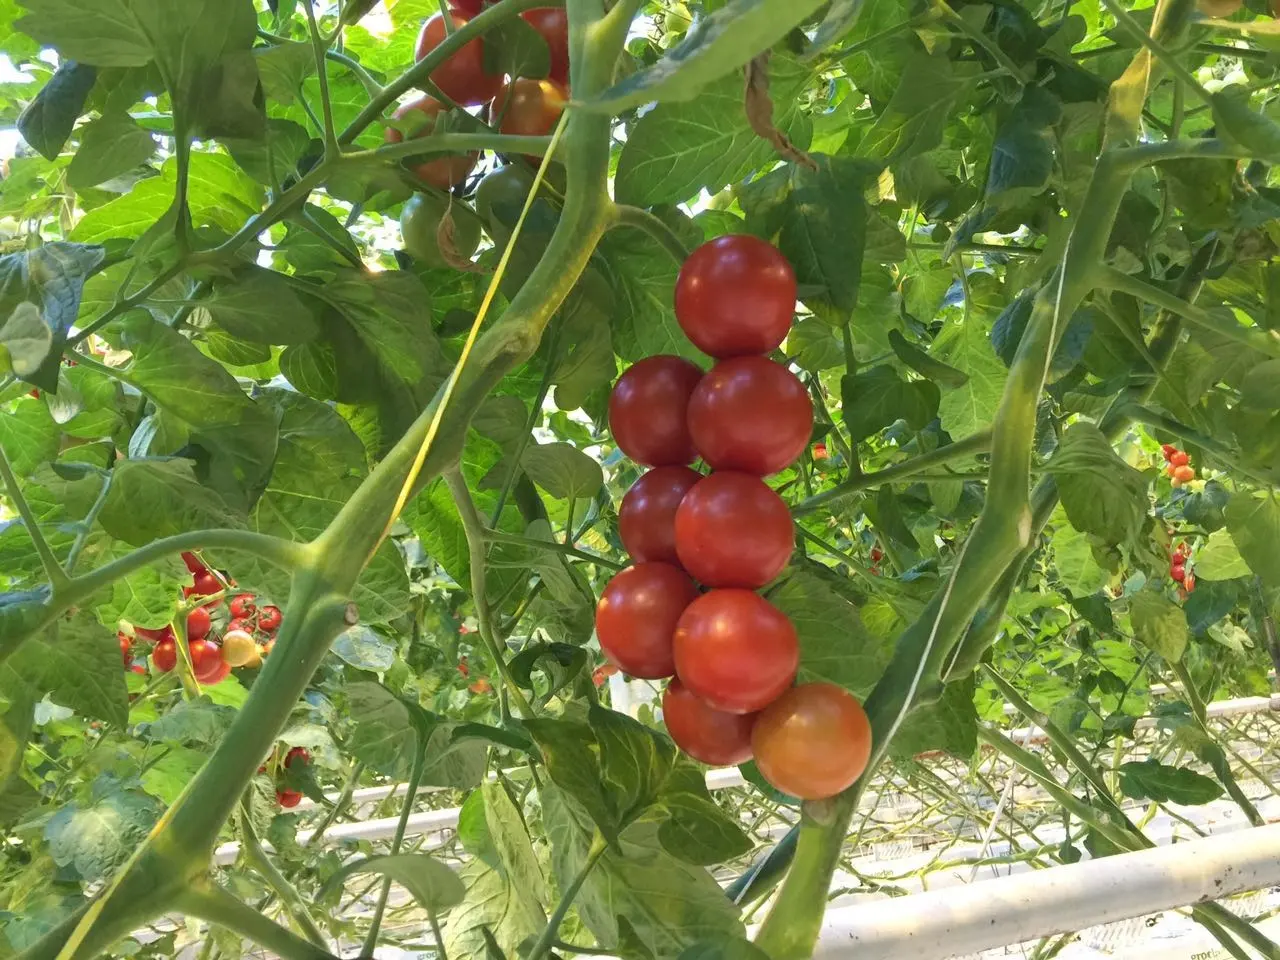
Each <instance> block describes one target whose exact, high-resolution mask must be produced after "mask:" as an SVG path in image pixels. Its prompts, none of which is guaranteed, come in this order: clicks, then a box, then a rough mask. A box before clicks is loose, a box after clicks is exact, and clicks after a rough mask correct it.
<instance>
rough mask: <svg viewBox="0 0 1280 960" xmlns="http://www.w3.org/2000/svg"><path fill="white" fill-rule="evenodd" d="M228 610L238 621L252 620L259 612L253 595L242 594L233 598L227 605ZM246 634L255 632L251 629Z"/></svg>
mask: <svg viewBox="0 0 1280 960" xmlns="http://www.w3.org/2000/svg"><path fill="white" fill-rule="evenodd" d="M227 609H228V610H230V611H231V616H232V617H234V618H235V619H237V620H252V619H253V615H254V614H255V613H257V612H258V608H257V607H256V606H255V605H254V603H253V594H252V593H241V594H238V595H237V596H234V597H232V598H231V602H230V603H228V604H227ZM228 629H230V628H228ZM246 632H247V633H252V632H253V630H252V629H249V630H247V631H246Z"/></svg>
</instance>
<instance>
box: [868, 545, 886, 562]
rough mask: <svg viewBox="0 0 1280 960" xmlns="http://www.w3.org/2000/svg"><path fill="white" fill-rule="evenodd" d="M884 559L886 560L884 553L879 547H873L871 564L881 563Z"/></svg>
mask: <svg viewBox="0 0 1280 960" xmlns="http://www.w3.org/2000/svg"><path fill="white" fill-rule="evenodd" d="M883 559H884V551H883V550H881V549H880V548H879V547H872V548H871V562H872V563H879V562H880V561H881V560H883Z"/></svg>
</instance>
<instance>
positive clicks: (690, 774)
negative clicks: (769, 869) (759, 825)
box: [658, 758, 752, 866]
mask: <svg viewBox="0 0 1280 960" xmlns="http://www.w3.org/2000/svg"><path fill="white" fill-rule="evenodd" d="M661 803H662V806H663V808H664V809H665V810H666V812H667V819H666V820H664V821H663V822H662V823H661V824H660V825H659V827H658V842H659V843H661V844H662V849H664V850H666V851H667V853H669V854H671V855H672V856H673V857H675V858H676V859H678V860H683V861H685V862H686V863H694V864H700V865H705V866H710V865H712V864H717V863H724V862H725V861H726V860H733V859H735V858H736V857H740V856H742V855H743V854H746V853H749V852H750V850H751V847H752V842H751V838H750V837H748V836H747V835H746V834H745V833H743V831H742V828H741V827H739V826H738V824H737V823H736V822H735V821H734V820H733V819H731V818H729V817H727V816H726V815H725V813H724V811H722V810H721V809H720V808H719V807H718V806H717V805H716V802H715V801H714V800H713V799H711V794H710V793H709V792H708V791H707V779H706V776H705V775H704V774H703V772H702V768H701V767H699V766H698V765H697V764H694V763H691V762H690V761H688V760H686V759H684V758H677V760H676V763H675V766H674V767H673V768H672V770H671V773H670V775H669V776H668V777H667V780H666V783H665V784H664V785H663V790H662V797H661Z"/></svg>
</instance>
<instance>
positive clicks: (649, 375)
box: [609, 354, 702, 467]
mask: <svg viewBox="0 0 1280 960" xmlns="http://www.w3.org/2000/svg"><path fill="white" fill-rule="evenodd" d="M701 380H702V371H701V370H699V369H698V368H697V366H696V365H694V364H693V363H692V362H690V361H688V360H686V359H684V358H683V357H675V356H670V355H668V354H659V355H658V356H654V357H646V358H645V359H644V360H641V361H640V362H639V363H636V364H632V366H631V367H629V368H628V369H627V372H626V373H624V374H623V375H622V376H621V377H619V378H618V382H617V383H615V384H614V385H613V392H612V393H610V394H609V429H610V431H612V433H613V439H614V442H615V443H617V445H618V447H619V448H620V449H621V450H622V452H623V453H625V454H626V455H627V456H628V457H630V458H631V459H632V460H634V461H635V462H636V463H643V464H644V465H645V466H648V467H670V466H684V465H686V464H689V463H692V462H693V460H694V458H695V457H696V456H697V455H698V453H697V451H696V450H695V449H694V446H693V437H692V435H691V434H690V431H689V424H688V421H687V414H688V410H689V399H690V397H691V396H692V395H693V392H694V388H695V387H697V385H698V383H699V382H700V381H701Z"/></svg>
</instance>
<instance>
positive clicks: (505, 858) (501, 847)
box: [480, 781, 551, 904]
mask: <svg viewBox="0 0 1280 960" xmlns="http://www.w3.org/2000/svg"><path fill="white" fill-rule="evenodd" d="M480 794H481V795H482V796H483V797H484V821H485V827H486V829H487V832H488V837H489V842H490V843H491V844H492V845H493V849H494V852H495V854H496V855H497V859H498V869H499V870H500V871H501V873H502V875H503V876H504V877H505V878H506V879H507V881H508V882H509V883H513V884H515V885H516V886H518V887H519V888H520V889H522V890H524V891H527V892H528V893H529V894H530V895H532V896H533V898H534V899H535V900H536V901H537V902H539V903H544V904H545V903H548V902H549V901H550V899H551V891H550V890H549V889H548V888H547V878H546V877H545V876H543V874H542V867H541V865H540V864H539V863H538V857H537V854H535V853H534V850H533V842H532V841H531V840H530V839H529V830H528V828H527V827H526V826H525V823H524V819H523V818H522V817H521V816H520V811H519V810H517V809H516V805H515V803H514V802H513V801H512V799H511V795H510V794H508V793H507V789H506V787H504V786H503V785H502V784H501V783H497V782H494V781H489V782H486V783H485V784H484V785H483V786H481V787H480Z"/></svg>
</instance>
